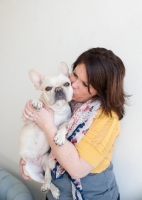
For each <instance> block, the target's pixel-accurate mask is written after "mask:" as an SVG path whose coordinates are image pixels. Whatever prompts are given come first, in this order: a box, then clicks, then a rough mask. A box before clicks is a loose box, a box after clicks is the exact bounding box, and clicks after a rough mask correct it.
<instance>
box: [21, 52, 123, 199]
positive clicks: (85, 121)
mask: <svg viewBox="0 0 142 200" xmlns="http://www.w3.org/2000/svg"><path fill="white" fill-rule="evenodd" d="M124 76H125V67H124V65H123V62H122V61H121V59H120V58H119V57H117V56H116V55H115V54H114V53H113V52H112V51H110V50H107V49H104V48H92V49H89V50H88V51H85V52H84V53H82V54H81V55H80V56H79V57H78V58H77V60H76V61H75V62H74V64H73V71H72V74H71V75H70V80H71V84H72V87H73V98H72V102H71V107H72V111H73V114H72V118H71V120H70V122H69V125H68V127H67V138H68V139H66V141H65V143H64V144H63V145H62V146H58V145H56V144H55V143H54V137H55V135H56V132H57V128H56V127H55V125H54V121H53V111H52V110H51V109H49V108H47V107H44V108H43V109H42V110H41V111H40V112H37V111H36V110H35V109H34V108H33V107H32V106H31V101H29V102H27V104H26V107H25V110H24V113H25V117H26V118H28V119H31V120H33V121H35V122H36V123H37V124H38V125H39V126H40V127H41V128H42V130H43V131H44V133H45V135H46V138H47V140H48V142H49V144H50V146H51V149H52V152H53V154H54V155H55V157H56V159H57V163H56V167H55V169H54V170H53V172H52V178H53V179H52V182H53V183H54V184H55V185H56V186H57V187H58V188H59V190H60V199H61V200H72V199H79V200H80V199H85V200H89V199H90V200H117V199H119V191H118V186H117V183H116V180H115V176H114V174H113V166H112V163H111V158H112V152H113V147H114V143H115V139H116V138H117V136H118V135H119V120H121V119H122V118H123V116H124V104H125V99H126V97H127V96H126V95H125V93H124V90H123V79H124ZM31 113H33V115H32V117H31ZM24 164H25V163H24V161H21V162H20V166H21V173H22V175H23V177H24V178H25V179H29V178H28V177H26V176H25V175H24V174H23V170H22V166H23V165H24ZM61 166H62V169H64V170H65V171H63V173H62V172H59V171H58V172H59V179H58V177H57V174H56V172H57V170H58V169H60V168H61ZM47 199H48V200H54V198H53V196H52V194H51V192H50V191H49V192H48V193H47Z"/></svg>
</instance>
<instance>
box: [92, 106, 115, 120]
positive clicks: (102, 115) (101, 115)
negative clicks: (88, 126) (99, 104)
mask: <svg viewBox="0 0 142 200" xmlns="http://www.w3.org/2000/svg"><path fill="white" fill-rule="evenodd" d="M113 118H116V120H118V121H119V117H118V115H117V114H116V112H114V111H111V114H106V113H105V112H103V110H102V108H100V109H99V111H98V113H97V115H96V117H95V119H100V120H102V119H113Z"/></svg>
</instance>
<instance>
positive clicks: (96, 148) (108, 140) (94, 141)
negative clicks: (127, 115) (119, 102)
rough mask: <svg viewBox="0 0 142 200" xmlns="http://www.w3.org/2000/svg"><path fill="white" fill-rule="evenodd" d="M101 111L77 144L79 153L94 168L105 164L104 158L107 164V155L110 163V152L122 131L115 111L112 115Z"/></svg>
mask: <svg viewBox="0 0 142 200" xmlns="http://www.w3.org/2000/svg"><path fill="white" fill-rule="evenodd" d="M100 113H101V112H99V113H98V115H97V116H96V118H95V119H94V120H93V123H92V124H91V126H90V128H89V130H88V132H87V133H86V135H85V136H84V137H83V138H82V140H81V141H80V142H79V143H77V144H76V149H77V150H78V153H79V155H80V156H81V157H82V158H83V159H84V160H86V161H87V162H88V163H89V164H90V165H92V166H93V167H94V168H96V167H97V166H98V165H99V164H101V165H103V160H104V161H105V164H104V165H105V166H106V159H105V157H107V162H108V164H109V163H110V160H111V155H112V154H111V153H110V152H111V151H112V149H113V146H114V142H115V139H116V138H117V136H118V135H119V131H120V126H119V119H118V117H117V115H116V114H115V113H114V112H112V116H108V115H105V114H104V113H101V114H100ZM101 168H103V166H101Z"/></svg>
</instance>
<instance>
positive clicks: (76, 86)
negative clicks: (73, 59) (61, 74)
mask: <svg viewBox="0 0 142 200" xmlns="http://www.w3.org/2000/svg"><path fill="white" fill-rule="evenodd" d="M71 85H72V87H73V88H78V87H79V81H78V80H74V81H72V83H71Z"/></svg>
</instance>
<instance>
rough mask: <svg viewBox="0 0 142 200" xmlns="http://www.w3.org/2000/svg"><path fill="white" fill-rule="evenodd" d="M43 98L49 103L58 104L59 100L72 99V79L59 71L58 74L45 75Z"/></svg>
mask: <svg viewBox="0 0 142 200" xmlns="http://www.w3.org/2000/svg"><path fill="white" fill-rule="evenodd" d="M41 90H42V92H43V93H42V98H44V101H45V102H47V103H48V105H49V104H50V105H53V104H56V103H57V104H58V101H67V102H69V101H71V99H72V94H73V89H72V87H71V82H70V79H69V78H68V77H67V76H66V75H64V74H62V73H59V74H58V75H57V76H53V77H45V78H44V80H43V83H42V85H41Z"/></svg>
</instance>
